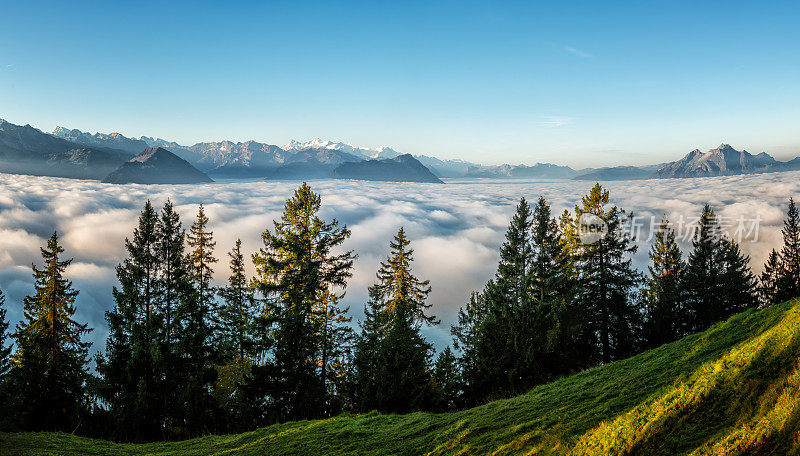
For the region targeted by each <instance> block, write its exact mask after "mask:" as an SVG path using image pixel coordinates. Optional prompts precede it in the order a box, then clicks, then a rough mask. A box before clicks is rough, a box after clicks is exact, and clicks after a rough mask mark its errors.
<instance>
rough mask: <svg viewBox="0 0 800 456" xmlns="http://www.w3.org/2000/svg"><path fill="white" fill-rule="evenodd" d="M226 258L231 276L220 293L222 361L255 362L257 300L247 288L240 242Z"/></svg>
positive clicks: (251, 290) (250, 289)
mask: <svg viewBox="0 0 800 456" xmlns="http://www.w3.org/2000/svg"><path fill="white" fill-rule="evenodd" d="M228 257H229V258H230V271H231V273H230V276H229V278H228V285H227V286H226V287H224V288H222V289H221V290H220V296H221V297H222V299H223V300H224V302H225V304H224V305H223V306H222V308H221V309H220V325H221V333H222V334H221V338H222V341H221V342H220V344H221V346H222V358H223V359H225V360H232V359H236V358H254V357H255V355H256V350H257V348H256V346H255V345H256V344H255V340H254V338H255V333H254V332H255V329H256V328H255V320H256V317H257V316H258V315H257V312H258V310H257V308H258V300H257V299H256V297H255V294H254V292H253V289H252V288H251V287H250V286H248V280H247V275H246V274H245V270H244V255H242V240H241V239H237V240H236V244H235V245H234V247H233V249H232V250H231V251H230V252H228Z"/></svg>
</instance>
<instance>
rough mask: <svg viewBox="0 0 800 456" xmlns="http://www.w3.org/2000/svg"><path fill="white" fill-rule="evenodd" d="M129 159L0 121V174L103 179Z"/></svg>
mask: <svg viewBox="0 0 800 456" xmlns="http://www.w3.org/2000/svg"><path fill="white" fill-rule="evenodd" d="M131 156H132V155H131V154H129V153H127V152H125V151H122V150H117V149H111V148H107V147H89V146H81V145H76V144H75V143H72V142H69V141H66V140H64V139H61V138H56V137H54V136H51V135H48V134H45V133H42V132H41V131H40V130H38V129H36V128H33V127H31V126H30V125H25V126H20V125H14V124H12V123H10V122H6V121H4V120H3V119H0V172H2V173H15V174H32V175H35V176H53V177H69V178H74V179H102V178H103V176H105V175H106V174H108V173H109V172H111V171H112V170H114V169H115V168H116V167H118V166H119V165H120V164H122V163H123V162H125V161H126V160H128V159H130V158H131Z"/></svg>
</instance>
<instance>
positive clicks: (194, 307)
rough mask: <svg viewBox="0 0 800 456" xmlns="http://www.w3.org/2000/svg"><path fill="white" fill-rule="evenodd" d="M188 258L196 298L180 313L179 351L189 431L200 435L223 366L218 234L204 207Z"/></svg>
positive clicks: (189, 236) (192, 229) (191, 235)
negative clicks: (218, 338)
mask: <svg viewBox="0 0 800 456" xmlns="http://www.w3.org/2000/svg"><path fill="white" fill-rule="evenodd" d="M186 244H187V245H188V247H189V249H190V251H189V254H188V271H189V277H188V280H189V281H191V283H192V285H191V289H192V294H191V297H190V298H189V299H186V300H184V301H183V302H182V305H181V308H180V313H181V319H182V320H183V328H182V334H181V338H180V342H179V344H180V347H179V350H180V352H181V355H182V357H183V362H182V365H183V366H184V368H185V373H184V374H185V375H187V376H188V378H187V379H186V385H185V387H184V389H183V394H184V395H185V398H184V403H185V405H186V408H187V413H186V419H187V425H186V426H187V429H188V431H189V433H190V434H192V435H196V434H199V433H201V432H207V431H208V428H207V426H209V424H210V422H211V421H212V419H213V418H212V416H213V412H214V401H213V398H212V397H211V396H210V390H211V386H212V384H213V382H214V380H215V378H216V369H215V368H214V365H215V363H217V362H219V361H220V359H219V355H220V354H219V353H217V348H219V345H218V344H216V343H215V341H214V340H213V338H214V336H215V333H216V330H217V329H218V326H219V318H218V309H217V303H216V300H215V295H216V291H215V289H214V287H213V286H212V284H211V281H212V275H213V272H214V271H213V269H212V268H211V266H212V265H213V264H214V263H216V262H217V259H216V258H215V257H214V247H215V246H216V243H215V242H214V234H213V233H212V232H211V231H209V230H208V217H207V216H206V214H205V210H204V208H203V205H202V204H201V205H200V208H199V209H198V212H197V219H196V220H195V221H194V223H192V226H191V227H190V229H189V232H188V233H187V234H186Z"/></svg>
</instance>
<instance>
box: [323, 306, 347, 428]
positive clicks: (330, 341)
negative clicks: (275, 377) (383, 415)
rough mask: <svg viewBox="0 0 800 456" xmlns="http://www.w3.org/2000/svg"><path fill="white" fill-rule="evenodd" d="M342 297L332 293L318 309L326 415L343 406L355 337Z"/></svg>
mask: <svg viewBox="0 0 800 456" xmlns="http://www.w3.org/2000/svg"><path fill="white" fill-rule="evenodd" d="M342 297H343V295H336V294H334V293H330V292H329V293H327V295H324V296H323V299H321V300H320V301H319V302H317V303H316V305H315V307H314V317H315V319H316V326H317V334H318V337H319V342H318V345H319V353H318V354H317V364H318V365H319V373H320V379H321V382H322V388H323V390H324V391H325V400H326V402H325V403H322V404H320V405H321V406H322V407H323V409H324V410H323V414H324V415H326V416H330V415H332V414H333V413H335V412H336V411H338V410H340V409H341V407H342V403H343V400H342V397H341V393H342V388H343V382H344V380H345V374H346V373H347V372H346V370H347V368H348V367H349V366H348V358H349V354H350V351H351V348H352V344H353V338H354V335H353V329H352V328H351V327H350V326H349V323H350V322H351V321H352V319H353V317H349V316H347V313H348V312H349V311H350V308H349V307H342V306H341V305H340V300H341V298H342Z"/></svg>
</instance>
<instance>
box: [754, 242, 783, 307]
mask: <svg viewBox="0 0 800 456" xmlns="http://www.w3.org/2000/svg"><path fill="white" fill-rule="evenodd" d="M783 270H784V269H783V262H782V261H781V257H780V255H779V254H778V252H776V251H775V249H772V251H771V252H770V253H769V257H768V258H767V262H766V264H764V271H763V272H761V276H760V277H759V280H758V295H759V297H760V298H761V303H762V304H763V305H764V306H771V305H773V304H778V303H780V302H782V299H781V298H782V296H781V292H782V290H781V287H780V285H781V284H780V282H781V273H782V272H783Z"/></svg>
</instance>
